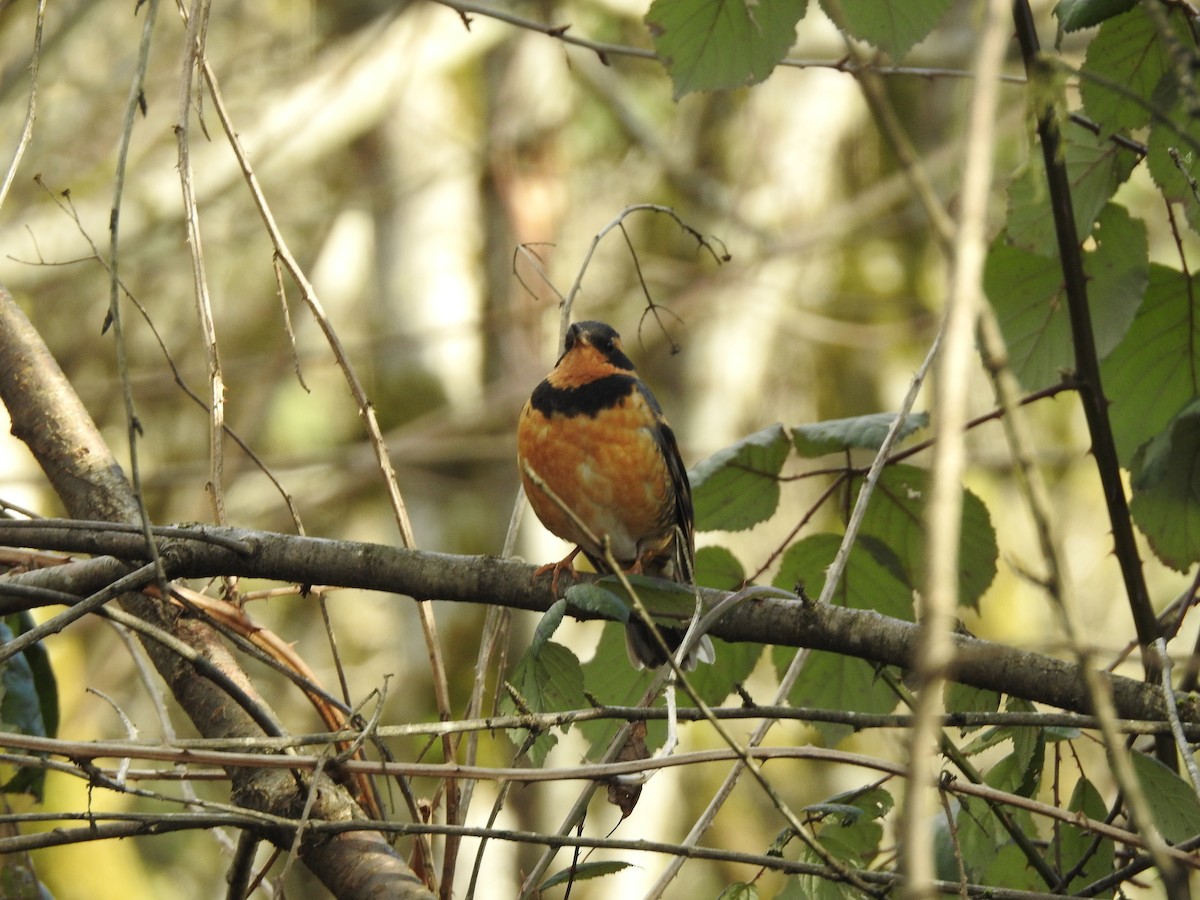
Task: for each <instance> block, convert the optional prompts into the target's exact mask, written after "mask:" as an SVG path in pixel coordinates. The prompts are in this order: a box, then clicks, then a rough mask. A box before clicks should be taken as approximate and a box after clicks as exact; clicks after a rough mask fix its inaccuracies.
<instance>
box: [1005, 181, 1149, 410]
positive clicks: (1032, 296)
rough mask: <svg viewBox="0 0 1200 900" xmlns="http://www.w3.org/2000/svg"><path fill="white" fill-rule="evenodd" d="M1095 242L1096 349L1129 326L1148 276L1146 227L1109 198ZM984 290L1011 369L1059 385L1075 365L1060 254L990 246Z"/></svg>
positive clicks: (1091, 275)
mask: <svg viewBox="0 0 1200 900" xmlns="http://www.w3.org/2000/svg"><path fill="white" fill-rule="evenodd" d="M1096 240H1097V249H1096V250H1094V251H1092V252H1089V253H1085V254H1084V271H1085V272H1086V274H1087V275H1088V307H1089V309H1090V310H1091V316H1092V329H1093V333H1094V337H1095V340H1096V350H1097V352H1098V353H1099V355H1100V356H1101V357H1104V356H1105V355H1107V354H1108V353H1109V352H1111V351H1112V349H1113V348H1114V347H1116V346H1117V344H1118V343H1119V342H1120V340H1121V338H1123V337H1124V336H1125V334H1126V333H1127V332H1128V330H1129V327H1130V324H1131V323H1132V321H1133V318H1134V316H1135V314H1136V313H1137V309H1138V305H1139V304H1140V302H1141V299H1142V295H1143V293H1144V292H1145V290H1146V285H1147V283H1148V282H1149V242H1148V239H1147V236H1146V226H1145V225H1144V224H1143V223H1142V222H1140V221H1137V220H1135V219H1133V218H1131V217H1130V215H1129V213H1128V212H1126V210H1125V209H1124V208H1123V207H1120V206H1117V205H1115V204H1109V205H1108V206H1107V207H1105V209H1104V211H1103V212H1102V213H1101V214H1100V217H1099V218H1098V219H1097V222H1096ZM983 284H984V290H985V292H986V293H987V295H988V297H989V299H990V300H991V302H992V305H993V306H994V307H995V309H996V315H997V318H998V320H999V322H1000V328H1001V330H1002V331H1003V332H1004V339H1005V343H1006V344H1007V345H1008V351H1009V357H1010V360H1011V363H1012V368H1013V371H1014V372H1015V373H1016V375H1017V378H1018V379H1019V380H1020V382H1021V384H1022V386H1023V387H1025V388H1026V389H1028V390H1037V389H1039V388H1043V387H1048V386H1049V385H1052V384H1057V383H1058V382H1059V381H1061V380H1062V374H1063V372H1064V371H1069V370H1071V369H1073V368H1074V365H1075V347H1074V343H1073V341H1072V339H1071V322H1070V315H1069V313H1068V311H1067V306H1066V297H1065V295H1064V294H1063V279H1062V270H1061V268H1060V266H1059V262H1058V258H1057V257H1054V258H1049V257H1045V256H1042V255H1040V254H1037V253H1030V252H1029V251H1027V250H1023V249H1021V248H1019V247H1014V246H1011V245H1009V244H1007V243H1005V242H1004V240H1003V238H1001V239H999V240H997V241H996V243H995V244H993V245H992V248H991V250H990V252H989V253H988V258H987V261H986V263H985V264H984V276H983Z"/></svg>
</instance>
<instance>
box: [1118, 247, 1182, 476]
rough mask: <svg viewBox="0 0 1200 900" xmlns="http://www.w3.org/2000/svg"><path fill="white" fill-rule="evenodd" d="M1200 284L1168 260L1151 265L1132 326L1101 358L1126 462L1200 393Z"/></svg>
mask: <svg viewBox="0 0 1200 900" xmlns="http://www.w3.org/2000/svg"><path fill="white" fill-rule="evenodd" d="M1197 290H1200V285H1197V284H1196V283H1195V282H1194V281H1190V280H1189V279H1188V277H1187V276H1185V275H1184V274H1183V273H1181V272H1178V271H1176V270H1174V269H1168V268H1167V267H1165V266H1160V265H1154V264H1152V265H1151V266H1150V282H1149V285H1148V286H1147V288H1146V294H1145V297H1144V298H1143V299H1142V305H1141V307H1139V309H1138V312H1137V316H1136V317H1135V318H1134V320H1133V324H1132V325H1131V326H1130V328H1129V331H1128V332H1127V333H1126V335H1125V337H1124V339H1123V340H1122V341H1121V343H1120V344H1118V345H1117V347H1116V349H1114V350H1113V351H1112V353H1110V354H1109V355H1108V357H1107V358H1106V359H1105V360H1104V361H1103V363H1102V364H1101V374H1102V377H1103V380H1104V390H1105V393H1106V394H1107V395H1108V398H1109V400H1110V401H1111V405H1110V406H1109V412H1108V414H1109V422H1110V423H1111V425H1112V430H1113V438H1114V439H1115V441H1116V444H1117V455H1118V456H1119V458H1120V460H1121V464H1122V465H1123V466H1125V467H1126V468H1128V467H1129V466H1130V465H1131V463H1132V461H1133V457H1134V454H1135V453H1136V452H1137V450H1138V448H1139V447H1141V446H1142V445H1143V444H1145V443H1146V442H1147V441H1149V440H1150V439H1151V438H1153V437H1155V436H1156V435H1157V434H1159V433H1161V432H1163V431H1165V430H1166V428H1167V426H1168V425H1169V424H1170V422H1171V421H1172V420H1173V419H1174V418H1175V417H1176V416H1177V415H1179V413H1180V412H1181V411H1182V410H1183V409H1184V407H1186V406H1187V405H1188V404H1190V403H1192V402H1193V401H1195V400H1196V399H1198V398H1200V321H1197V316H1196V314H1195V311H1194V309H1193V307H1192V294H1193V292H1194V291H1197Z"/></svg>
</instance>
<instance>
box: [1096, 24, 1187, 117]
mask: <svg viewBox="0 0 1200 900" xmlns="http://www.w3.org/2000/svg"><path fill="white" fill-rule="evenodd" d="M1170 69H1171V60H1170V57H1169V56H1168V54H1167V49H1166V46H1165V45H1164V44H1163V41H1162V38H1161V37H1160V35H1159V33H1158V29H1157V28H1156V27H1155V24H1154V22H1153V20H1152V19H1151V18H1150V16H1148V15H1147V14H1146V13H1145V11H1144V10H1142V9H1140V8H1138V7H1134V8H1133V9H1131V10H1129V12H1126V13H1124V14H1122V15H1119V16H1115V17H1113V18H1110V19H1108V20H1106V21H1105V22H1104V24H1103V25H1101V26H1100V31H1099V33H1098V34H1097V35H1096V37H1095V38H1093V39H1092V42H1091V43H1090V44H1089V45H1088V49H1087V56H1086V58H1085V59H1084V63H1083V66H1082V67H1081V68H1080V72H1079V74H1080V79H1079V94H1080V97H1081V99H1082V100H1083V110H1084V112H1085V113H1086V114H1087V116H1088V117H1089V118H1090V119H1091V120H1092V121H1093V122H1095V123H1096V124H1097V125H1099V126H1100V130H1101V135H1102V136H1103V137H1105V138H1107V137H1108V136H1109V135H1110V134H1113V133H1114V132H1128V131H1132V130H1134V129H1137V128H1142V127H1145V126H1146V125H1148V124H1149V123H1150V117H1151V116H1150V110H1151V104H1150V102H1149V101H1150V98H1151V96H1152V95H1153V93H1154V89H1155V87H1156V86H1157V85H1158V83H1159V81H1160V80H1161V79H1162V77H1163V75H1165V74H1166V73H1167V72H1169V71H1170Z"/></svg>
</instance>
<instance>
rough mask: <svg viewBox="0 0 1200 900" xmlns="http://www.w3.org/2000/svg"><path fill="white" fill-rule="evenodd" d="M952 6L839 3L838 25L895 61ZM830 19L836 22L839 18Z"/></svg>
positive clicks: (881, 0) (944, 0) (926, 1)
mask: <svg viewBox="0 0 1200 900" xmlns="http://www.w3.org/2000/svg"><path fill="white" fill-rule="evenodd" d="M951 4H952V0H906V2H903V3H897V2H895V0H841V3H839V4H838V6H839V8H840V10H841V16H840V19H841V24H842V25H843V26H844V27H845V30H846V31H847V32H848V33H849V34H850V35H851V36H852V37H855V38H858V39H859V40H862V41H866V42H868V43H870V44H874V45H875V46H876V47H878V48H879V49H880V50H883V51H884V52H885V53H887V54H888V56H890V57H891V58H892V59H894V60H897V61H898V60H900V59H902V58H903V57H904V55H905V54H906V53H908V51H909V50H911V49H912V48H913V47H914V46H915V45H916V44H918V43H920V42H921V41H923V40H924V39H925V38H926V37H927V36H928V35H929V33H930V32H931V31H933V29H934V27H935V26H936V25H937V23H938V22H940V21H941V19H942V16H944V15H945V14H946V10H948V9H949V8H950V6H951ZM822 5H824V4H822ZM831 18H834V19H835V21H836V20H837V19H838V16H837V15H836V13H835V14H834V15H833V16H831Z"/></svg>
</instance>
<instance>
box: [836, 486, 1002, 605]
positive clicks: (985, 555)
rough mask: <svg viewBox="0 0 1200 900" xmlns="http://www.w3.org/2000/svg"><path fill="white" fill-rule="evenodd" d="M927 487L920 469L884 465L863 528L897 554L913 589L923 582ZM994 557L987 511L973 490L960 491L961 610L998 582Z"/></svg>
mask: <svg viewBox="0 0 1200 900" xmlns="http://www.w3.org/2000/svg"><path fill="white" fill-rule="evenodd" d="M928 482H929V475H928V473H927V472H926V471H925V470H924V469H918V468H916V467H914V466H904V465H900V466H888V467H887V468H886V469H884V470H883V473H882V474H881V475H880V478H879V482H878V483H877V484H876V486H875V493H874V494H873V495H872V496H871V505H870V506H869V507H868V508H867V513H866V515H865V516H864V518H863V523H862V534H864V535H869V536H872V537H875V538H877V539H878V540H879V541H880V542H882V543H883V544H885V545H886V546H888V547H889V548H891V550H892V551H893V552H894V553H895V554H896V556H897V558H898V559H899V560H900V562H901V564H902V565H903V567H904V573H905V576H906V578H907V580H908V583H909V584H911V585H920V584H921V583H922V581H923V579H924V566H925V498H926V496H927V495H928ZM861 485H862V479H861V478H855V479H854V481H853V486H852V488H851V489H852V490H853V491H854V492H855V493H856V494H857V491H858V490H859V489H861ZM998 558H999V551H998V550H997V548H996V532H995V530H994V529H993V528H992V522H991V517H990V516H989V515H988V511H987V507H986V506H984V505H983V501H981V500H980V499H979V498H978V497H977V496H975V494H973V493H972V492H971V491H969V490H968V491H964V492H963V513H962V533H961V536H960V538H959V558H958V567H959V597H958V602H959V603H960V604H961V605H963V606H970V607H975V606H977V605H978V603H979V599H980V597H982V596H983V592H984V591H986V590H987V589H988V586H989V585H991V583H992V579H993V578H995V577H996V561H997V559H998Z"/></svg>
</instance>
